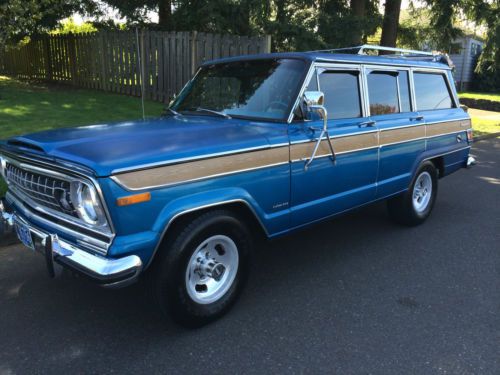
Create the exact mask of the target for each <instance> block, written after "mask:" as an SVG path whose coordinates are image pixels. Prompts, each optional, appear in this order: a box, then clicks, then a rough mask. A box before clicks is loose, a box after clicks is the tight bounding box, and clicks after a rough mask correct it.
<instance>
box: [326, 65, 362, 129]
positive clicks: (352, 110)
mask: <svg viewBox="0 0 500 375" xmlns="http://www.w3.org/2000/svg"><path fill="white" fill-rule="evenodd" d="M358 75H359V73H358V72H340V71H327V72H324V73H322V74H321V75H320V76H319V85H320V90H321V91H323V93H324V94H325V107H326V109H327V111H328V119H342V118H355V117H361V101H360V96H359V80H358Z"/></svg>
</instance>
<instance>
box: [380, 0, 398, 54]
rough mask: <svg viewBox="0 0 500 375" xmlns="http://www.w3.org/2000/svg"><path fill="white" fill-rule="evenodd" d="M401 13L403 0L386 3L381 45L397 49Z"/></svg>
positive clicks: (390, 0) (388, 0)
mask: <svg viewBox="0 0 500 375" xmlns="http://www.w3.org/2000/svg"><path fill="white" fill-rule="evenodd" d="M400 11H401V0H386V1H385V13H384V23H383V24H382V39H381V41H380V44H381V45H383V46H386V47H396V40H397V38H398V26H399V13H400Z"/></svg>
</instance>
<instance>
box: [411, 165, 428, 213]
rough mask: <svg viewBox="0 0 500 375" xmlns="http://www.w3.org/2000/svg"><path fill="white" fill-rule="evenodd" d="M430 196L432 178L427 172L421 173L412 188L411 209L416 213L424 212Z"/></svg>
mask: <svg viewBox="0 0 500 375" xmlns="http://www.w3.org/2000/svg"><path fill="white" fill-rule="evenodd" d="M431 196H432V177H431V175H430V174H429V172H423V173H421V174H420V175H419V176H418V178H417V181H415V186H414V187H413V207H414V208H415V210H416V211H417V212H418V213H421V212H424V211H425V209H426V208H427V206H428V205H429V202H430V200H431Z"/></svg>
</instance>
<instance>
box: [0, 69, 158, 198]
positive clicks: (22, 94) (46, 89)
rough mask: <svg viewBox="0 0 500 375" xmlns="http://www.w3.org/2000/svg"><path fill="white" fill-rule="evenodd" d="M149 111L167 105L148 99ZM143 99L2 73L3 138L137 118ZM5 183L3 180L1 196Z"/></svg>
mask: <svg viewBox="0 0 500 375" xmlns="http://www.w3.org/2000/svg"><path fill="white" fill-rule="evenodd" d="M145 107H146V115H147V116H152V117H156V116H158V115H159V114H160V113H161V111H162V109H163V105H162V104H161V103H156V102H150V101H147V102H146V106H145ZM141 116H142V109H141V100H140V99H138V98H133V97H129V96H123V95H117V94H108V93H104V92H101V91H95V90H83V89H73V88H70V87H61V86H45V85H43V84H34V83H29V84H28V83H25V82H20V81H17V80H14V79H11V78H8V77H4V76H0V139H5V138H8V137H11V136H14V135H20V134H26V133H32V132H36V131H41V130H46V129H52V128H61V127H71V126H78V125H90V124H98V123H103V122H111V121H120V120H130V119H137V118H140V117H141ZM4 194H5V184H4V183H3V181H1V180H0V196H3V195H4Z"/></svg>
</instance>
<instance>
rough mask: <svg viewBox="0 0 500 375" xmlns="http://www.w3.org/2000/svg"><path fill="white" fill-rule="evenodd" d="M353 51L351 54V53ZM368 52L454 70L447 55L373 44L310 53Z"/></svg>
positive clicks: (363, 53)
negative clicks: (423, 61)
mask: <svg viewBox="0 0 500 375" xmlns="http://www.w3.org/2000/svg"><path fill="white" fill-rule="evenodd" d="M349 51H351V52H349ZM366 51H385V52H393V53H391V54H383V55H380V56H381V57H403V58H407V59H413V60H427V61H434V62H441V63H445V64H447V65H448V66H449V67H450V68H452V67H453V66H454V65H453V62H452V61H451V60H450V58H449V57H448V55H447V54H442V53H439V52H428V51H418V50H413V49H404V48H393V47H384V46H377V45H371V44H363V45H361V46H354V47H346V48H334V49H325V50H318V51H309V52H325V53H336V52H339V53H356V54H358V55H367V53H366Z"/></svg>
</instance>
